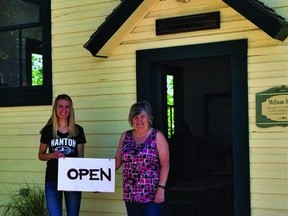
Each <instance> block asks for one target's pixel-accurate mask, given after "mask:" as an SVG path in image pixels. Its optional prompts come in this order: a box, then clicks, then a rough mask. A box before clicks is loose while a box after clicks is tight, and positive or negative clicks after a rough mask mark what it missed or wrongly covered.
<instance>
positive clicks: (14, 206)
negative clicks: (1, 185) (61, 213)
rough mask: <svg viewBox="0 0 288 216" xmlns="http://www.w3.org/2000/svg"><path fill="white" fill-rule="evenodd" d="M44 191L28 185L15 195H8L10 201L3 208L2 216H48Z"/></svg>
mask: <svg viewBox="0 0 288 216" xmlns="http://www.w3.org/2000/svg"><path fill="white" fill-rule="evenodd" d="M45 204H46V202H45V194H44V190H43V189H42V188H40V187H38V186H36V185H32V186H30V185H28V184H27V183H26V188H24V189H23V188H22V189H21V190H20V192H19V191H17V193H12V192H11V193H10V201H9V202H8V203H7V204H5V205H1V207H4V212H3V213H2V216H48V213H47V208H46V205H45Z"/></svg>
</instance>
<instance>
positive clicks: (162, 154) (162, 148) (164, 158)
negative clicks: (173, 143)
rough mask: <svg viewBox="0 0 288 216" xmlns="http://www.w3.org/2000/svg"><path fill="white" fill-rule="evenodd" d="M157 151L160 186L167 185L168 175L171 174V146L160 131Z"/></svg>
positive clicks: (157, 137)
mask: <svg viewBox="0 0 288 216" xmlns="http://www.w3.org/2000/svg"><path fill="white" fill-rule="evenodd" d="M156 140H157V151H158V155H159V159H160V166H161V168H160V177H159V183H158V184H159V185H163V186H165V185H166V182H167V179H168V174H169V165H170V162H169V160H170V159H169V145H168V142H167V140H166V138H165V137H164V135H163V133H162V132H160V131H158V132H157V136H156Z"/></svg>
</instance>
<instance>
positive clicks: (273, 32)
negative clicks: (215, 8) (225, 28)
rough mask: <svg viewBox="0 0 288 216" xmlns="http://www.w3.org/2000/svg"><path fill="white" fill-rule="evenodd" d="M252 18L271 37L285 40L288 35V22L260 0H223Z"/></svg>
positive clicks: (249, 18)
mask: <svg viewBox="0 0 288 216" xmlns="http://www.w3.org/2000/svg"><path fill="white" fill-rule="evenodd" d="M222 1H223V2H225V3H226V4H227V5H229V6H230V7H231V8H233V9H234V10H236V11H237V12H238V13H240V14H241V15H242V16H244V17H245V18H247V19H248V20H250V21H251V22H252V23H254V24H255V25H256V26H258V27H259V28H260V29H261V30H263V31H264V32H265V33H266V34H268V35H269V36H270V37H272V38H274V39H277V40H280V41H284V40H285V39H286V38H287V36H288V22H287V21H286V20H285V19H284V18H283V17H281V16H279V15H278V14H276V13H275V12H274V11H273V10H272V9H271V8H269V7H267V6H266V5H264V4H263V3H262V2H260V1H258V0H222Z"/></svg>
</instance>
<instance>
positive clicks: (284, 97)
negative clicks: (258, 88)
mask: <svg viewBox="0 0 288 216" xmlns="http://www.w3.org/2000/svg"><path fill="white" fill-rule="evenodd" d="M256 125H257V126H258V127H272V126H283V127H285V126H287V125H288V88H287V87H286V86H281V87H275V88H271V89H268V90H266V91H264V92H260V93H257V94H256Z"/></svg>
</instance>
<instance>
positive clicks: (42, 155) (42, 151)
mask: <svg viewBox="0 0 288 216" xmlns="http://www.w3.org/2000/svg"><path fill="white" fill-rule="evenodd" d="M47 146H48V145H47V144H45V143H40V146H39V151H38V158H39V160H41V161H48V160H51V159H54V158H60V157H63V156H64V155H63V153H61V152H53V153H46V151H47Z"/></svg>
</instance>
